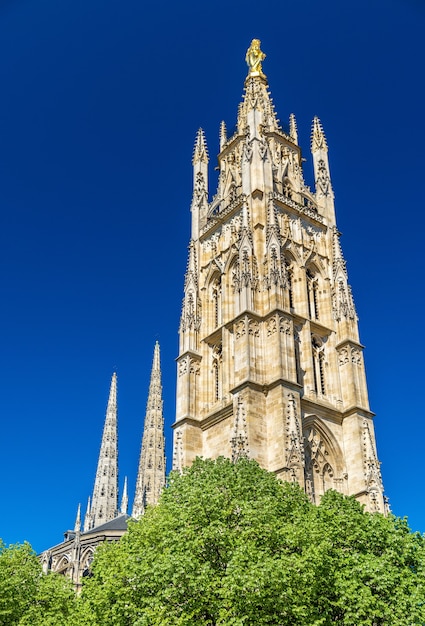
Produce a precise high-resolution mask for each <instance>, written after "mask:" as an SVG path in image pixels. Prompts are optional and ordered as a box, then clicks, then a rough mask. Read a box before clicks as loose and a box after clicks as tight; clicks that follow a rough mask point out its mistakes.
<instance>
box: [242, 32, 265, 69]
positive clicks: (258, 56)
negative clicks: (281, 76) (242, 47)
mask: <svg viewBox="0 0 425 626" xmlns="http://www.w3.org/2000/svg"><path fill="white" fill-rule="evenodd" d="M260 45H261V41H260V40H259V39H253V40H252V41H251V45H250V46H249V48H248V50H247V51H246V57H245V61H246V62H247V64H248V67H249V73H248V76H261V78H266V76H265V74H263V68H262V67H261V62H262V61H264V59H265V58H266V55H265V54H264V52H262V51H261V50H260Z"/></svg>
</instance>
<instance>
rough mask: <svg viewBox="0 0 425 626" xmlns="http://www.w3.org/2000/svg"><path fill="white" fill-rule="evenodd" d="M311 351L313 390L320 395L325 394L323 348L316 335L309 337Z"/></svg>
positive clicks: (320, 340)
mask: <svg viewBox="0 0 425 626" xmlns="http://www.w3.org/2000/svg"><path fill="white" fill-rule="evenodd" d="M311 343H312V352H313V384H314V391H315V392H316V393H317V394H320V395H322V396H325V395H326V372H325V350H324V345H323V341H322V339H321V338H320V337H317V335H313V336H312V339H311Z"/></svg>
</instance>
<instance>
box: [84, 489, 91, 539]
mask: <svg viewBox="0 0 425 626" xmlns="http://www.w3.org/2000/svg"><path fill="white" fill-rule="evenodd" d="M90 510H91V500H90V496H89V497H88V500H87V509H86V514H85V516H84V527H83V528H84V532H87V531H88V530H90Z"/></svg>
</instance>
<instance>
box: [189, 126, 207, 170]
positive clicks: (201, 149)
mask: <svg viewBox="0 0 425 626" xmlns="http://www.w3.org/2000/svg"><path fill="white" fill-rule="evenodd" d="M198 161H202V162H203V163H208V161H209V158H208V148H207V142H206V140H205V135H204V131H203V130H202V128H200V129H199V130H198V132H197V134H196V140H195V146H194V148H193V158H192V163H193V165H195V163H197V162H198Z"/></svg>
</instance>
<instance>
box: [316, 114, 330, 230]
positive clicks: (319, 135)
mask: <svg viewBox="0 0 425 626" xmlns="http://www.w3.org/2000/svg"><path fill="white" fill-rule="evenodd" d="M311 153H312V155H313V168H314V180H315V183H316V200H317V204H318V207H319V209H321V212H322V213H323V214H324V216H325V217H326V218H327V219H328V223H329V226H333V225H335V209H334V195H333V191H332V184H331V175H330V171H329V161H328V144H327V141H326V137H325V133H324V130H323V126H322V123H321V121H320V120H319V118H318V117H317V116H316V117H315V118H314V119H313V126H312V130H311Z"/></svg>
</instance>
